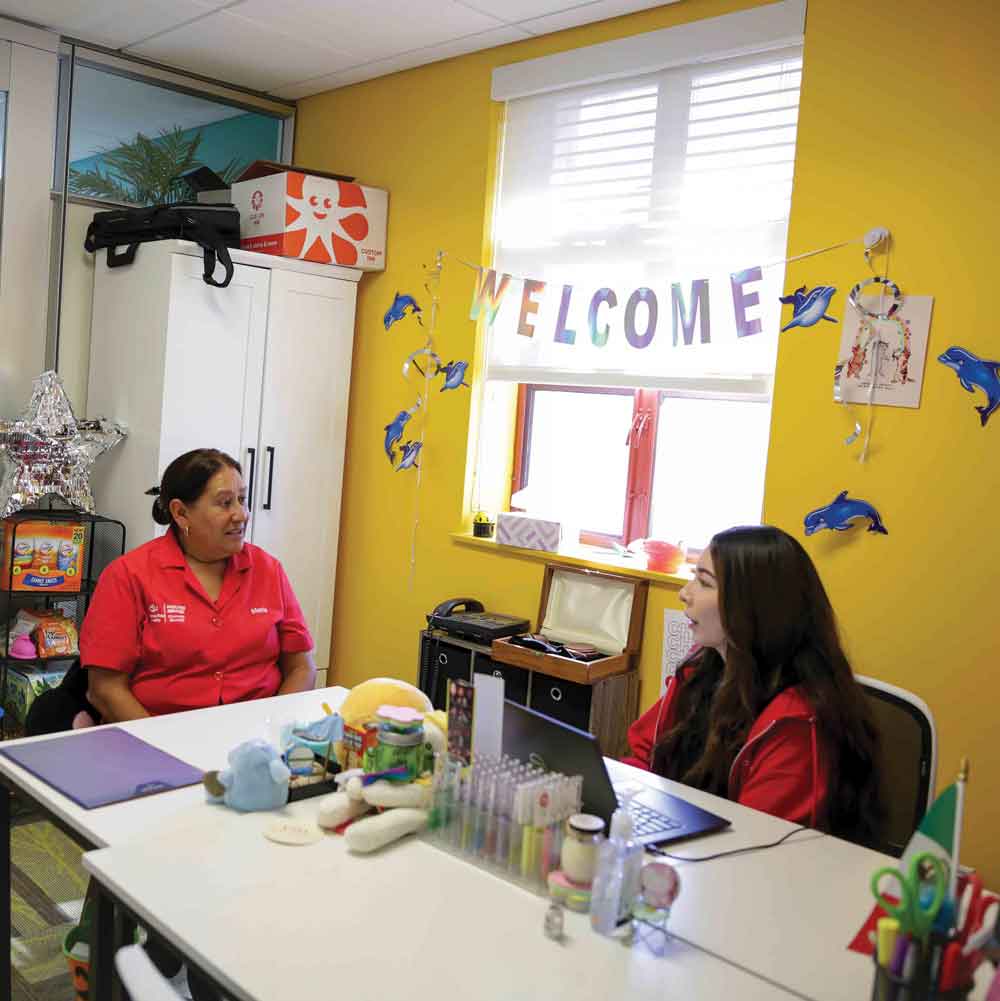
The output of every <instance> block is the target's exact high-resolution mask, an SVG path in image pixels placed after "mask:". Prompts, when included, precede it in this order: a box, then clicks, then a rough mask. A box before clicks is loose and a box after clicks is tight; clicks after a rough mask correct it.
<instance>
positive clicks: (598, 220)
mask: <svg viewBox="0 0 1000 1001" xmlns="http://www.w3.org/2000/svg"><path fill="white" fill-rule="evenodd" d="M801 67H802V51H801V46H798V45H796V46H791V47H785V48H780V49H772V50H770V51H767V52H762V53H759V54H755V55H741V56H738V57H734V58H728V59H718V60H713V61H711V62H701V63H697V64H694V65H688V66H679V67H672V68H670V69H667V70H663V71H660V72H656V73H651V74H647V75H644V76H641V77H635V78H632V79H628V80H621V79H618V80H613V81H610V82H602V83H597V84H593V85H587V86H580V87H575V88H567V89H561V90H558V91H554V92H551V93H546V94H540V95H535V96H530V97H524V98H517V99H513V100H510V101H508V103H507V116H506V125H505V133H504V143H503V156H502V163H501V171H500V181H499V188H498V198H497V206H496V214H495V220H494V232H495V248H494V262H495V268H496V269H497V272H498V274H499V273H502V272H506V273H509V274H511V275H512V276H514V278H513V279H512V281H511V282H510V286H509V290H508V291H507V292H506V294H505V296H504V298H503V299H502V300H501V304H500V307H499V310H498V312H497V315H496V318H495V320H494V323H493V325H492V330H491V334H490V347H489V356H488V357H489V360H488V377H489V378H491V379H500V380H505V381H514V382H535V383H552V384H563V385H566V384H572V385H606V386H630V387H648V388H663V389H671V388H675V389H684V388H689V389H696V390H700V391H702V392H708V393H713V392H718V393H721V394H724V395H726V396H730V397H732V396H733V395H737V396H738V395H742V394H747V395H748V396H753V397H757V398H759V397H760V396H761V395H766V394H767V393H768V392H769V387H770V378H771V376H772V375H773V372H774V360H775V355H776V350H777V333H778V328H779V320H780V308H781V306H780V303H779V302H778V296H780V295H781V294H782V282H783V277H784V268H783V267H782V266H781V265H777V266H769V267H764V268H763V269H762V272H761V274H762V278H761V280H751V281H749V282H748V283H746V284H745V285H743V286H741V288H740V292H741V294H742V295H744V296H749V295H751V294H752V293H756V295H757V297H758V299H759V302H758V303H757V304H746V305H744V306H742V307H741V308H742V312H743V314H744V315H745V319H746V321H748V322H751V321H753V320H757V321H759V324H760V332H759V333H756V334H753V335H751V336H737V325H736V315H737V307H736V306H735V305H734V290H733V285H732V282H731V279H730V274H731V273H732V272H739V271H742V270H744V269H749V268H753V267H755V266H758V265H773V262H776V261H779V260H780V259H781V258H783V257H784V256H785V244H786V235H787V226H788V212H789V203H790V199H791V188H792V175H793V168H794V159H795V133H796V122H797V118H798V103H799V86H800V81H801ZM523 278H532V279H537V280H540V281H544V282H546V285H545V287H544V289H541V290H536V291H535V293H534V294H533V295H532V300H533V301H534V302H536V303H537V304H538V307H537V312H535V313H530V312H529V313H528V314H527V320H528V325H529V327H530V328H531V329H532V331H533V333H532V334H531V336H526V335H525V333H521V334H519V333H518V332H517V331H518V326H519V320H521V319H522V316H523V315H524V314H523V312H522V292H523V284H522V281H521V279H523ZM699 279H700V280H707V290H705V291H704V294H703V295H701V296H699V287H698V286H697V285H693V284H692V283H693V282H695V281H697V280H699ZM566 286H571V289H570V290H569V291H567V289H566ZM641 288H645V289H649V290H650V292H648V293H639V294H638V295H635V294H634V293H635V292H636V290H637V289H641ZM600 289H604V290H609V291H605V292H603V293H599V294H598V296H597V298H596V300H595V293H597V292H598V290H600ZM630 298H631V302H630ZM595 302H596V303H597V305H596V315H595V317H594V320H593V322H592V320H591V313H592V312H594V311H595V310H594V303H595ZM695 303H697V308H698V311H697V314H695V315H692V308H693V306H694V305H695ZM706 312H707V317H706V316H705V313H706ZM654 314H655V329H654V327H653V324H654ZM692 321H693V322H692ZM705 321H707V328H708V337H709V341H708V342H707V343H705V342H703V337H704V333H703V330H704V327H703V324H704V323H705ZM685 327H686V328H687V329H685ZM605 328H607V331H606V333H607V337H606V342H605V343H603V344H601V341H602V339H603V335H604V333H605ZM523 329H524V327H523V325H522V330H523ZM557 330H564V331H571V332H572V333H573V334H574V335H575V336H572V337H571V336H570V334H568V333H564V334H561V335H560V336H558V337H557V336H556V333H557ZM627 333H631V335H632V339H633V341H634V342H639V343H641V342H643V341H644V340H648V344H647V346H645V347H638V346H635V344H634V343H630V342H629V339H628V336H627ZM650 333H652V337H651V339H650V337H649V335H650ZM569 340H572V341H573V343H569ZM675 342H676V343H675Z"/></svg>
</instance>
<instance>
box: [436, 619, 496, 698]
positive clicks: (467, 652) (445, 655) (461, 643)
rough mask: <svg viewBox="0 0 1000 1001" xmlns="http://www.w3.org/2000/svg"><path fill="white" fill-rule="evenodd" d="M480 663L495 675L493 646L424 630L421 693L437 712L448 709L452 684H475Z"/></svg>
mask: <svg viewBox="0 0 1000 1001" xmlns="http://www.w3.org/2000/svg"><path fill="white" fill-rule="evenodd" d="M480 660H485V661H486V662H487V664H488V665H490V673H492V663H493V662H492V661H491V660H490V648H489V647H487V646H480V645H479V644H476V643H470V642H469V641H468V640H462V639H458V638H457V637H455V636H449V635H448V634H447V633H442V632H440V631H438V630H436V629H424V630H422V631H421V633H420V682H419V687H420V690H421V691H423V692H425V693H426V694H427V695H428V696H429V697H430V700H431V702H433V703H434V708H435V709H447V708H448V682H449V681H451V680H453V679H456V678H457V679H461V680H462V681H471V680H472V671H473V668H474V667H476V668H478V667H479V663H480Z"/></svg>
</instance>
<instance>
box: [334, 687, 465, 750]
mask: <svg viewBox="0 0 1000 1001" xmlns="http://www.w3.org/2000/svg"><path fill="white" fill-rule="evenodd" d="M380 706H404V707H409V708H411V709H416V710H417V711H418V712H421V713H424V714H425V715H426V714H428V713H432V714H434V717H433V724H434V726H433V727H432V728H431V729H434V730H436V731H442V730H443V729H446V728H447V724H446V723H445V727H444V728H442V726H441V723H442V722H444V721H443V720H442V719H440V718H439V717H438V715H437V714H436V713H434V705H433V703H432V702H431V700H430V699H429V698H428V697H427V696H426V695H425V694H424V693H423V692H422V691H420V689H419V688H415V687H414V686H413V685H411V684H409V683H408V682H406V681H400V680H398V679H397V678H370V679H369V680H368V681H363V682H361V684H360V685H355V686H354V688H352V689H351V691H350V692H349V693H348V695H347V698H345V699H344V701H343V702H342V703H341V705H340V716H341V718H342V719H343V721H344V727H345V729H346V733H345V735H344V739H343V740H342V741H341V742H340V743H338V744H337V745H335V747H336V754H337V762H338V763H339V764H340V767H341V768H351V767H353V766H354V765H358V764H360V763H361V759H362V756H363V754H364V751H365V749H366V748H367V747H368V746H369V745H370V744H373V743H374V733H372V735H371V736H370V737H369V738H366V736H365V727H366V726H368V725H369V724H371V723H373V722H374V721H375V717H376V715H377V713H378V709H379V707H380ZM442 715H443V714H442ZM428 742H429V743H430V744H431V746H432V747H433V749H434V750H435V751H437V749H438V745H439V744H441V745H442V746H443V744H444V743H445V741H444V733H443V732H440V733H439V732H435V733H433V734H429V735H428ZM349 752H350V753H349Z"/></svg>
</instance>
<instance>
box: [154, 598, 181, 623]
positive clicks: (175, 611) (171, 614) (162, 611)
mask: <svg viewBox="0 0 1000 1001" xmlns="http://www.w3.org/2000/svg"><path fill="white" fill-rule="evenodd" d="M186 616H187V605H168V604H167V603H166V602H164V603H163V604H162V605H157V604H155V603H153V604H150V606H149V621H150V622H155V623H160V622H184V621H186Z"/></svg>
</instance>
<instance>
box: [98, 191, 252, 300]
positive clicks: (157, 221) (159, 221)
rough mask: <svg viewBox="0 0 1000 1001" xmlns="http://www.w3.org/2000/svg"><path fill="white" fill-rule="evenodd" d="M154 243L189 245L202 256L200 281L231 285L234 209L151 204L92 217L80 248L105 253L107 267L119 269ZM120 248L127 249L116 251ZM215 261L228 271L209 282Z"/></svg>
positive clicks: (236, 237) (236, 232)
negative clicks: (200, 250)
mask: <svg viewBox="0 0 1000 1001" xmlns="http://www.w3.org/2000/svg"><path fill="white" fill-rule="evenodd" d="M152 240H191V241H193V242H194V243H197V244H198V245H199V246H200V247H202V248H204V251H205V272H204V278H205V282H206V284H208V285H215V286H216V287H217V288H225V287H226V286H227V285H228V284H229V283H230V282H231V281H232V280H233V262H232V258H230V256H229V248H230V247H239V245H240V213H239V209H237V208H236V207H235V206H234V205H231V204H230V205H201V204H187V203H180V204H177V205H152V206H150V207H149V208H135V209H112V210H110V211H108V212H95V213H94V218H93V220H92V221H91V223H90V225H89V226H88V227H87V238H86V239H85V240H84V242H83V246H84V249H85V250H87V251H89V252H90V253H92V254H93V253H95V252H96V251H98V250H101V249H102V248H105V247H106V248H107V250H108V267H109V268H121V267H124V266H125V265H127V264H131V263H132V262H133V261H134V260H135V255H136V251H137V250H138V249H139V244H140V243H149V242H150V241H152ZM118 247H124V248H125V249H124V250H123V251H121V252H120V253H118V252H116V249H117V248H118ZM216 259H218V260H219V261H220V262H221V263H222V266H223V267H224V268H225V269H226V277H225V280H224V281H221V282H217V281H216V280H215V279H214V278H213V277H212V275H213V272H214V271H215V262H216Z"/></svg>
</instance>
